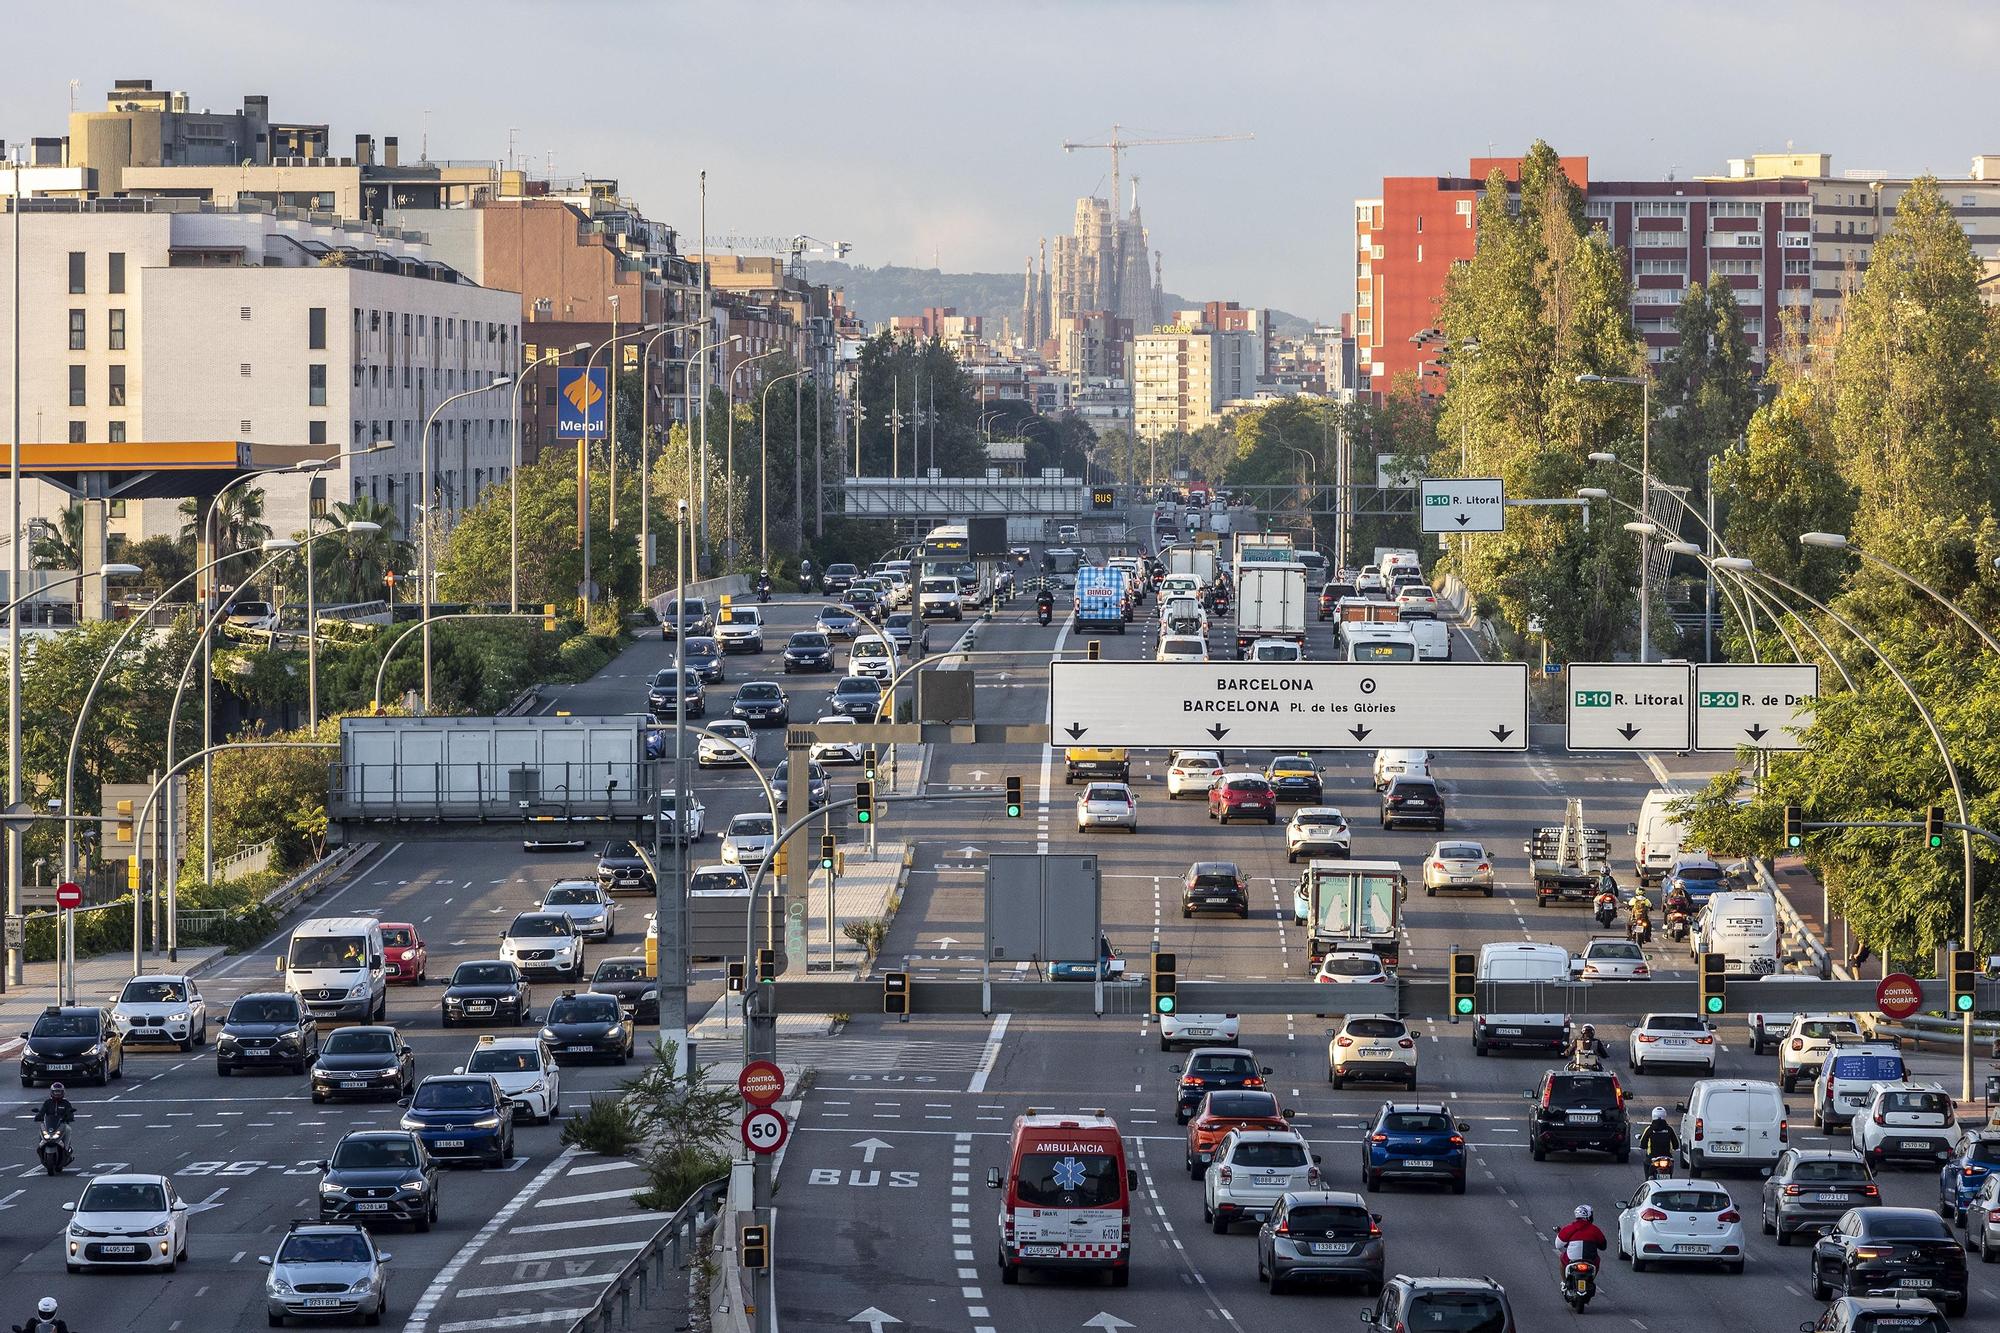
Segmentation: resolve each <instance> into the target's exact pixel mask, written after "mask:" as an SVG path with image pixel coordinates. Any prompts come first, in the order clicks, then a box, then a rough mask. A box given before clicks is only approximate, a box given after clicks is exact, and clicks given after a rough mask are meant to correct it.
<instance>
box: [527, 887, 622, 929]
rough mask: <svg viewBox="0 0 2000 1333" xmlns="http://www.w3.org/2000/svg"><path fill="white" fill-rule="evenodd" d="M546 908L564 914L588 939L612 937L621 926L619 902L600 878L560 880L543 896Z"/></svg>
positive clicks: (543, 906)
mask: <svg viewBox="0 0 2000 1333" xmlns="http://www.w3.org/2000/svg"><path fill="white" fill-rule="evenodd" d="M542 910H543V911H544V912H560V913H562V914H563V915H564V916H566V917H568V918H569V920H570V924H571V925H573V926H575V927H576V933H577V934H578V935H580V936H582V937H583V938H584V939H587V940H608V939H610V938H611V937H612V935H613V934H615V933H616V932H617V929H618V905H617V904H616V903H614V902H612V901H611V895H610V894H609V893H607V892H605V890H604V886H603V885H601V884H599V883H598V882H597V881H596V880H590V879H562V880H557V881H556V882H555V883H554V884H551V885H550V886H549V890H548V892H547V893H544V894H543V895H542Z"/></svg>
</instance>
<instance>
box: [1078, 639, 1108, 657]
mask: <svg viewBox="0 0 2000 1333" xmlns="http://www.w3.org/2000/svg"><path fill="white" fill-rule="evenodd" d="M1103 652H1104V645H1103V644H1102V643H1100V642H1099V641H1098V640H1096V639H1092V640H1091V641H1090V642H1088V643H1086V644H1084V645H1083V655H1084V658H1085V659H1086V660H1088V661H1091V662H1095V661H1096V660H1097V659H1098V657H1099V656H1100V655H1101V654H1102V653H1103Z"/></svg>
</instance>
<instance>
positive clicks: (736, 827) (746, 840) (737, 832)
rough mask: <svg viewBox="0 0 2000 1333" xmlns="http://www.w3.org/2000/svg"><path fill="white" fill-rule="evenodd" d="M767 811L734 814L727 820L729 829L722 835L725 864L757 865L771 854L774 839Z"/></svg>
mask: <svg viewBox="0 0 2000 1333" xmlns="http://www.w3.org/2000/svg"><path fill="white" fill-rule="evenodd" d="M775 836H776V835H775V834H774V833H773V831H772V826H771V816H770V814H769V813H765V814H756V813H748V814H741V815H737V816H735V817H734V818H733V819H731V820H730V821H729V831H728V832H727V833H725V834H723V835H722V860H723V863H724V864H725V865H732V866H759V865H762V864H763V863H764V858H765V857H767V856H769V855H770V854H771V844H772V842H773V841H774V840H775Z"/></svg>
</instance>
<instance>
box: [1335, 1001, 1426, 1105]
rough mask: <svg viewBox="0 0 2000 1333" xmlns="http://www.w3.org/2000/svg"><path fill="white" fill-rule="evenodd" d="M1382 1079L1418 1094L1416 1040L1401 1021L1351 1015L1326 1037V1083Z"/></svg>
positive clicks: (1406, 1025)
mask: <svg viewBox="0 0 2000 1333" xmlns="http://www.w3.org/2000/svg"><path fill="white" fill-rule="evenodd" d="M1358 1078H1381V1079H1389V1080H1391V1081H1393V1082H1396V1083H1401V1084H1402V1085H1403V1087H1404V1088H1406V1089H1407V1090H1409V1091H1410V1092H1415V1091H1416V1090H1417V1040H1416V1037H1415V1036H1414V1035H1412V1033H1411V1032H1410V1028H1409V1025H1408V1024H1407V1023H1405V1022H1403V1020H1402V1019H1400V1018H1388V1017H1384V1016H1382V1015H1379V1014H1350V1015H1348V1016H1347V1017H1346V1018H1344V1019H1342V1020H1341V1023H1340V1026H1339V1027H1337V1028H1334V1029H1333V1030H1332V1031H1330V1032H1328V1033H1327V1036H1326V1081H1327V1082H1329V1083H1331V1084H1333V1086H1334V1087H1336V1088H1344V1087H1346V1086H1347V1084H1348V1083H1349V1082H1350V1081H1352V1080H1354V1079H1358Z"/></svg>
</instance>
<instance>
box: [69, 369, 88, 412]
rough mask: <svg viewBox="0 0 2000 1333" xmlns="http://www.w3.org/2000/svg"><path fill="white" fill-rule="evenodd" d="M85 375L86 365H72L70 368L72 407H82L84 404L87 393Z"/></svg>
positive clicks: (70, 400)
mask: <svg viewBox="0 0 2000 1333" xmlns="http://www.w3.org/2000/svg"><path fill="white" fill-rule="evenodd" d="M83 376H84V367H82V366H71V367H70V368H69V405H70V406H71V407H82V406H83V405H84V401H85V393H84V381H83Z"/></svg>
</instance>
